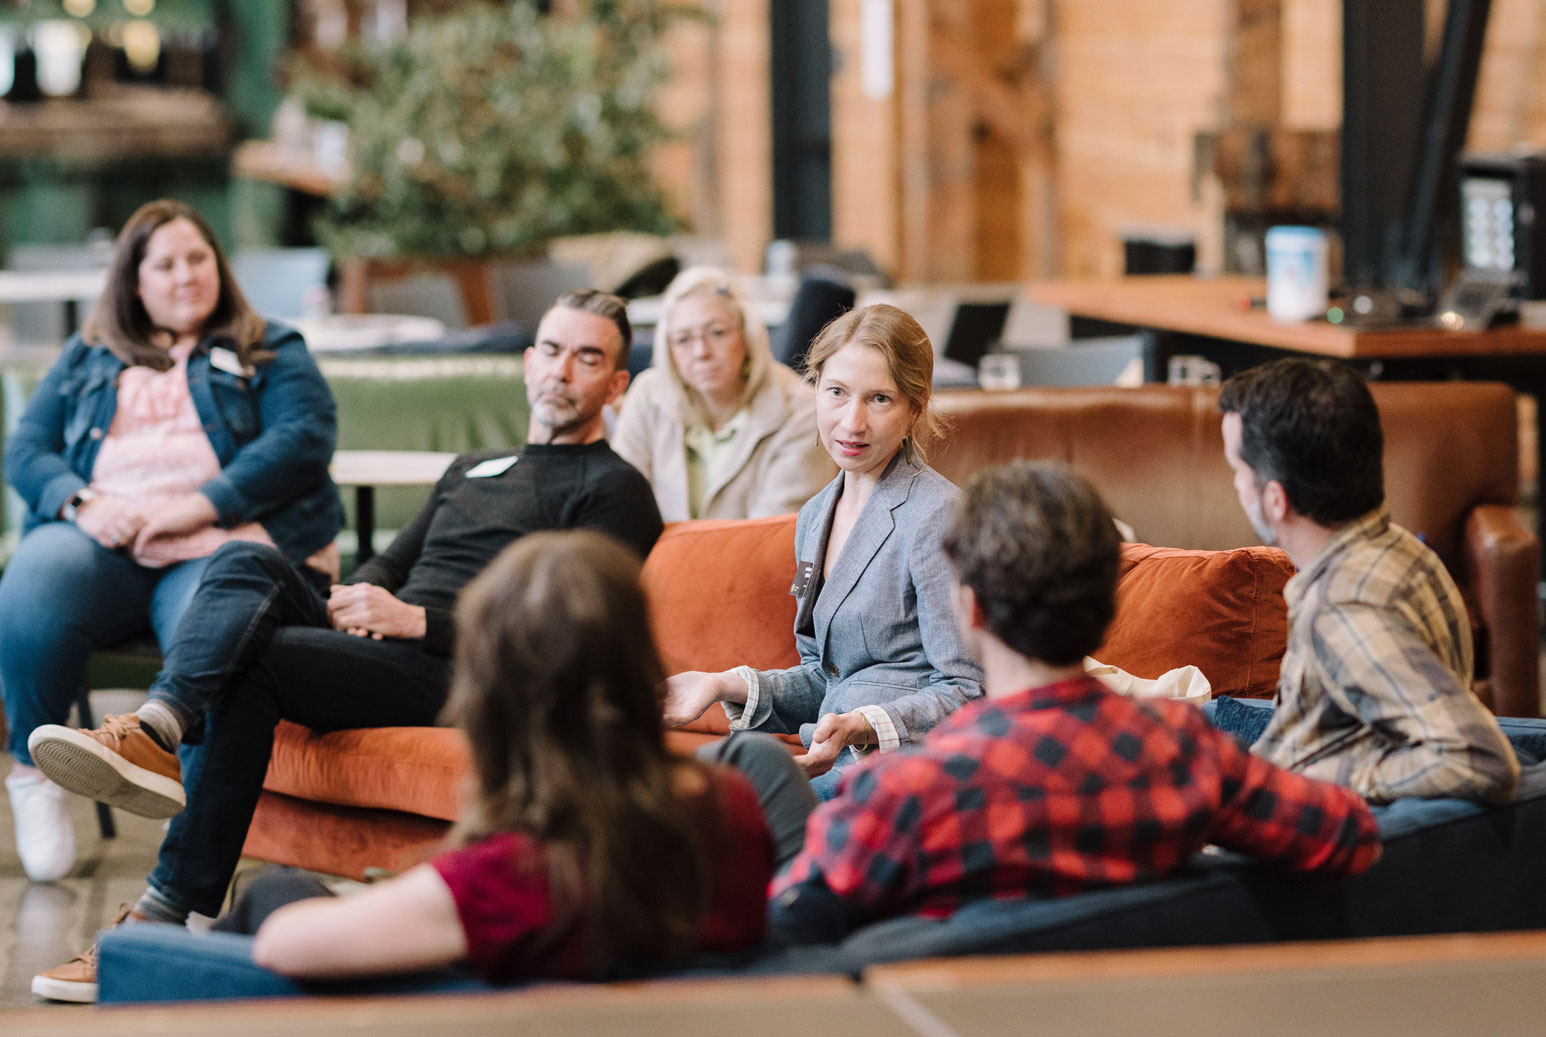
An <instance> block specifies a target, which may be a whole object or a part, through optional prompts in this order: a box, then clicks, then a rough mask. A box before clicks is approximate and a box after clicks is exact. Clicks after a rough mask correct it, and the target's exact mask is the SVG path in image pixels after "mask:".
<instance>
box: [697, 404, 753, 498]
mask: <svg viewBox="0 0 1546 1037" xmlns="http://www.w3.org/2000/svg"><path fill="white" fill-rule="evenodd" d="M748 420H750V412H749V411H748V410H747V409H746V408H745V407H742V408H741V409H740V410H738V411H736V412H735V416H734V417H733V418H731V419H730V420H729V421H727V422H725V424H724V427H723V428H721V429H720V430H719V431H718V432H715V431H712V430H711V429H710V428H709V427H708V426H707V425H689V426H687V428H686V429H684V430H683V432H682V440H683V442H684V443H685V444H686V446H687V507H688V510H689V513H690V514H691V515H692V517H693V518H697V517H698V512H700V511H702V510H703V501H704V498H705V497H706V496H707V494H708V490H709V487H710V486H718V485H719V484H720V483H722V482H724V481H725V479H726V477H727V476H729V475H730V474H731V473H729V472H727V471H726V468H727V466H728V464H729V462H730V453H731V451H730V448H731V446H732V445H733V444H734V443H735V437H736V436H737V435H738V434H740V433H741V432H742V431H743V430H744V429H745V428H746V423H747V421H748Z"/></svg>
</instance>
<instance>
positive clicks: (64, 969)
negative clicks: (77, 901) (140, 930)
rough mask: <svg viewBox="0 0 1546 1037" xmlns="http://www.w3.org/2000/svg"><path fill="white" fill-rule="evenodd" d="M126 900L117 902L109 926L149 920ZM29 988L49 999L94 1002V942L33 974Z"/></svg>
mask: <svg viewBox="0 0 1546 1037" xmlns="http://www.w3.org/2000/svg"><path fill="white" fill-rule="evenodd" d="M150 921H154V920H153V919H150V918H147V917H145V916H144V915H142V914H140V913H139V912H138V911H136V910H134V909H133V908H131V907H130V906H129V905H128V904H120V905H118V916H117V917H116V918H114V919H113V924H112V925H110V926H108V928H109V929H116V928H117V927H118V926H120V925H123V924H124V923H125V922H150ZM32 992H33V993H34V994H36V995H37V996H38V997H46V998H48V999H49V1000H50V1001H71V1002H74V1003H76V1004H88V1005H89V1004H95V1003H96V1000H97V945H96V943H95V942H93V943H92V945H91V946H90V947H88V948H86V950H84V951H82V952H81V953H80V954H77V955H76V956H75V957H73V958H71V959H70V960H69V961H67V962H65V963H64V964H63V965H60V966H58V967H57V968H52V969H49V970H48V971H47V972H39V973H38V974H37V975H36V976H33V977H32Z"/></svg>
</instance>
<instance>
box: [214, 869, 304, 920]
mask: <svg viewBox="0 0 1546 1037" xmlns="http://www.w3.org/2000/svg"><path fill="white" fill-rule="evenodd" d="M332 895H333V891H332V890H330V889H328V888H327V887H326V886H324V885H323V884H322V882H321V880H319V879H318V878H317V877H316V876H315V875H312V874H311V873H309V872H305V871H301V870H299V869H297V868H274V869H272V870H266V871H264V872H263V874H261V875H259V876H258V877H257V878H255V879H253V880H252V884H251V885H249V886H248V887H247V889H246V890H245V891H244V892H243V893H242V894H241V896H240V897H238V898H237V900H236V903H235V905H234V906H232V908H231V913H230V914H228V915H221V916H220V917H219V918H218V919H216V921H215V924H214V925H212V926H210V928H211V929H213V930H215V932H217V933H244V934H246V935H247V936H252V935H253V934H255V933H256V932H257V931H258V928H259V927H260V926H261V925H262V924H263V923H264V922H265V921H267V920H268V916H269V915H271V914H273V913H274V912H275V911H278V910H279V909H280V908H281V907H284V906H285V905H286V904H293V903H295V902H296V901H298V900H314V899H316V898H317V897H330V896H332Z"/></svg>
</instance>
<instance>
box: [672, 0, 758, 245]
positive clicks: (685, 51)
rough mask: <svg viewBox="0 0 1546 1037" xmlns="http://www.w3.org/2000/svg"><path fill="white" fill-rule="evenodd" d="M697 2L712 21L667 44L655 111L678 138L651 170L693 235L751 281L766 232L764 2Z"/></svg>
mask: <svg viewBox="0 0 1546 1037" xmlns="http://www.w3.org/2000/svg"><path fill="white" fill-rule="evenodd" d="M699 2H700V4H701V6H702V7H703V8H704V9H706V10H708V11H709V12H711V13H712V14H713V16H714V17H713V21H712V22H711V23H696V24H684V25H680V26H678V27H677V28H676V29H675V30H673V32H672V38H671V40H670V42H669V45H668V49H669V56H670V57H671V60H672V62H673V65H674V70H675V75H674V77H673V80H672V82H671V83H669V84H668V85H667V86H666V88H665V89H664V90H663V91H662V92H661V96H660V108H659V110H660V113H661V117H662V118H663V119H664V120H665V121H666V122H667V123H668V124H669V125H670V126H672V127H674V128H675V129H677V130H678V132H680V133H681V135H682V136H681V138H680V139H679V140H677V141H675V142H673V143H671V144H668V145H666V146H665V147H664V148H662V149H661V150H660V152H659V153H658V154H657V156H656V162H655V169H656V173H657V175H658V176H659V177H660V178H661V180H662V182H663V183H664V184H665V186H666V189H667V190H668V191H669V192H670V194H671V196H672V198H673V200H674V201H675V204H676V207H677V211H678V212H680V213H681V214H682V215H683V216H684V217H685V218H686V219H687V220H688V221H689V222H690V223H691V224H692V228H693V231H694V232H695V233H699V234H704V235H709V236H713V237H717V238H720V239H722V240H723V241H724V243H725V245H726V247H727V249H728V251H729V254H730V256H731V259H732V261H733V263H734V265H735V266H736V267H737V268H739V269H741V270H744V271H746V272H748V273H752V272H757V271H760V270H761V269H762V257H763V251H764V249H766V248H767V243H768V240H769V239H770V238H771V237H772V230H773V174H772V169H773V162H772V155H773V129H772V126H773V117H772V86H771V81H770V76H771V73H770V54H769V44H768V17H769V13H768V4H769V2H770V0H734V2H733V3H731V2H721V0H699Z"/></svg>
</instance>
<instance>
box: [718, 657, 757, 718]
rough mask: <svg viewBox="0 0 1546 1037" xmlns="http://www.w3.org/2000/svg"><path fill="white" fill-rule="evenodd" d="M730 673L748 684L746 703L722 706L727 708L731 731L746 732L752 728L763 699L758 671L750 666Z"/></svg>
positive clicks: (729, 703) (725, 703)
mask: <svg viewBox="0 0 1546 1037" xmlns="http://www.w3.org/2000/svg"><path fill="white" fill-rule="evenodd" d="M730 672H731V673H733V674H735V675H736V676H737V677H739V678H741V679H742V680H743V681H745V682H746V702H745V704H741V703H737V702H721V703H720V705H722V706H724V707H725V716H727V717H729V718H730V730H732V731H745V730H746V729H747V728H748V727H750V726H751V722H752V717H754V716H756V715H757V701H758V699H759V698H760V697H761V688H760V687H759V685H758V683H757V671H756V670H754V669H752V668H751V667H750V666H737V667H736V668H735V669H733V670H731V671H730Z"/></svg>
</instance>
